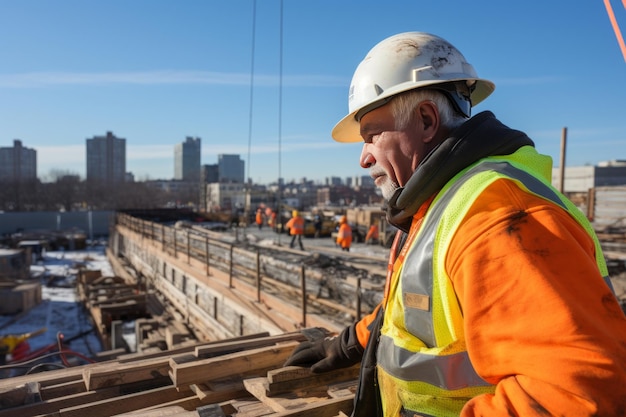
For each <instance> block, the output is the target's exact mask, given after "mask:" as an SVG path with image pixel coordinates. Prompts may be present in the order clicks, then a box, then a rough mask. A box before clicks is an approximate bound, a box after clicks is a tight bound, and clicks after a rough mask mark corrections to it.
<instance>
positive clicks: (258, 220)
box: [256, 210, 263, 224]
mask: <svg viewBox="0 0 626 417" xmlns="http://www.w3.org/2000/svg"><path fill="white" fill-rule="evenodd" d="M256 224H263V213H261V210H257V212H256Z"/></svg>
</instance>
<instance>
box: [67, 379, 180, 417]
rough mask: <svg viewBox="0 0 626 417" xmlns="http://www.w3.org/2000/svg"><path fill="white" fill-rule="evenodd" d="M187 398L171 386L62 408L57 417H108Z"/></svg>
mask: <svg viewBox="0 0 626 417" xmlns="http://www.w3.org/2000/svg"><path fill="white" fill-rule="evenodd" d="M188 396H189V392H188V391H183V392H181V391H178V390H177V389H176V388H174V387H172V386H167V387H162V388H155V389H152V390H147V391H141V392H137V393H134V394H128V395H121V396H116V397H114V398H110V399H106V400H101V401H90V402H88V403H84V404H81V405H77V406H74V407H67V408H62V409H60V410H59V417H85V416H89V417H110V416H113V415H116V414H121V413H127V412H130V411H136V410H139V409H142V408H146V407H149V406H154V405H158V404H165V403H167V402H170V401H174V400H177V399H183V398H187V397H188Z"/></svg>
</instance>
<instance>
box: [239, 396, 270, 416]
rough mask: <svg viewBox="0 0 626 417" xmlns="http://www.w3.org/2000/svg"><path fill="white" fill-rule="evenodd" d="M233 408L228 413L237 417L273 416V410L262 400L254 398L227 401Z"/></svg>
mask: <svg viewBox="0 0 626 417" xmlns="http://www.w3.org/2000/svg"><path fill="white" fill-rule="evenodd" d="M229 405H230V406H232V408H233V409H234V410H235V412H233V413H229V414H230V415H236V416H237V417H262V416H274V414H275V413H274V411H273V410H272V409H271V408H269V407H268V406H267V405H265V404H263V403H262V402H260V401H258V400H256V399H254V400H233V401H231V402H230V403H229Z"/></svg>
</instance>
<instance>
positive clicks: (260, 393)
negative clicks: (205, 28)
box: [0, 328, 359, 417]
mask: <svg viewBox="0 0 626 417" xmlns="http://www.w3.org/2000/svg"><path fill="white" fill-rule="evenodd" d="M326 334H327V332H326V331H325V330H324V329H319V328H314V329H304V330H301V331H298V332H292V333H285V334H282V335H276V336H270V335H268V334H266V333H262V334H256V335H248V336H241V337H238V338H233V339H228V340H222V341H214V342H210V343H207V342H203V343H199V344H197V345H195V346H185V347H181V348H179V349H175V350H170V351H163V352H158V353H151V354H144V355H137V354H133V355H126V356H122V357H118V358H117V359H116V360H111V361H106V362H99V363H94V364H88V365H83V366H77V367H73V368H67V369H61V370H54V371H48V372H42V373H36V374H31V375H24V376H19V377H15V378H10V379H5V380H0V417H8V416H21V417H35V416H37V417H44V416H45V417H84V416H89V417H111V416H118V417H148V416H150V417H152V416H172V417H183V416H185V417H192V416H201V417H252V416H272V417H278V416H313V417H315V416H319V417H321V416H328V417H336V416H343V415H349V414H350V412H351V410H352V401H353V399H354V391H355V389H356V379H357V378H358V371H359V369H358V366H356V367H352V368H347V369H343V370H337V371H334V372H330V373H326V374H319V375H316V374H311V373H310V371H309V369H308V368H301V367H293V366H291V367H283V364H284V362H285V360H286V359H287V358H288V357H289V355H290V354H291V352H292V351H293V349H294V348H295V347H296V346H297V345H298V344H299V343H300V342H302V341H304V340H307V339H311V338H313V337H320V336H324V335H326Z"/></svg>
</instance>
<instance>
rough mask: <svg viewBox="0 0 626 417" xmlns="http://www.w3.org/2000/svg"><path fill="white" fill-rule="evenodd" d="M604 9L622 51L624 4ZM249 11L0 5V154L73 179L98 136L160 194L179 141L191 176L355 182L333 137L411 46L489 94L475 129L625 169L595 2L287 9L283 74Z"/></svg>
mask: <svg viewBox="0 0 626 417" xmlns="http://www.w3.org/2000/svg"><path fill="white" fill-rule="evenodd" d="M607 1H608V0H607ZM610 4H611V6H612V9H613V11H614V13H615V17H616V20H617V22H618V24H619V27H620V29H621V31H622V35H624V36H626V33H624V32H626V10H625V6H624V3H622V2H620V1H619V0H610ZM253 5H254V3H253V1H252V0H228V1H214V0H179V1H174V0H169V1H163V0H132V1H129V0H109V1H95V0H58V1H51V0H50V1H45V0H38V1H35V0H20V1H13V0H0V57H1V58H0V62H1V64H0V146H12V144H13V140H14V139H20V140H22V142H23V145H24V146H27V147H29V148H34V149H36V150H37V158H38V175H39V177H40V178H41V177H43V178H45V177H46V176H49V174H50V172H51V170H63V171H69V172H71V173H76V174H79V175H81V177H84V175H85V169H86V167H85V139H87V138H91V137H93V136H96V135H104V134H106V132H107V131H112V132H113V133H114V134H115V135H116V136H118V137H122V138H125V139H126V147H127V148H126V157H127V164H126V165H127V170H128V171H130V172H133V173H134V174H135V177H136V178H137V179H138V180H143V179H158V178H159V179H170V178H172V177H173V174H174V146H175V144H177V143H180V142H183V141H184V140H185V137H186V136H194V137H200V138H202V163H203V164H213V163H216V162H217V155H218V154H240V155H241V157H242V159H244V160H245V161H246V176H249V177H251V178H252V179H253V180H254V181H255V182H260V183H269V182H272V181H275V180H276V179H277V178H278V177H279V175H280V176H282V177H283V178H285V179H286V180H287V181H289V180H292V179H295V180H298V179H300V178H302V177H306V178H309V179H316V180H322V179H323V178H325V177H328V176H340V177H348V176H354V175H366V174H367V172H366V171H364V170H363V169H361V168H360V167H359V164H358V159H359V153H360V145H359V144H339V143H335V142H334V141H333V140H332V139H331V136H330V131H331V129H332V127H333V126H334V124H335V123H336V122H337V121H338V120H339V119H340V118H341V117H343V116H344V115H345V113H346V111H347V91H348V86H349V83H350V79H351V77H352V73H353V71H354V69H355V68H356V66H357V65H358V63H359V62H360V61H361V59H362V58H363V57H364V56H365V54H366V53H367V51H368V50H369V49H370V48H371V47H372V46H374V45H375V44H376V43H378V42H379V41H380V40H382V39H384V38H386V37H388V36H391V35H393V34H395V33H398V32H404V31H414V30H417V31H425V32H431V33H434V34H437V35H439V36H442V37H444V38H446V39H447V40H448V41H450V42H451V43H452V44H454V45H455V46H456V47H457V48H459V49H460V50H461V52H462V53H463V54H464V55H465V57H466V58H467V60H468V61H469V62H470V63H471V64H472V65H473V66H474V67H475V68H476V70H477V72H478V75H479V76H480V77H482V78H487V79H489V80H491V81H493V82H495V84H496V91H495V92H494V94H493V95H492V96H491V97H490V98H488V99H487V100H486V101H485V102H483V103H481V104H480V105H478V106H477V107H476V108H475V109H474V113H477V112H479V111H482V110H491V111H493V112H494V113H495V114H496V116H497V117H498V118H499V119H500V120H501V121H502V122H503V123H505V124H507V125H509V126H510V127H513V128H516V129H520V130H523V131H525V132H526V133H527V134H528V135H529V136H530V137H531V138H532V139H533V140H534V141H535V143H536V145H537V148H538V149H539V151H540V152H542V153H545V154H548V155H550V156H552V157H553V159H554V161H555V165H558V163H559V158H560V157H559V152H560V143H561V132H562V129H563V127H567V129H568V146H567V153H566V164H567V165H568V166H577V165H585V164H596V163H598V162H600V161H605V160H612V159H626V62H625V57H624V56H623V55H622V51H621V50H620V45H619V43H618V41H617V37H616V34H615V32H614V30H613V28H612V26H611V22H610V20H609V17H608V15H607V11H606V8H605V4H604V2H603V1H602V0H590V1H585V2H572V1H565V0H552V1H543V0H541V1H539V0H527V1H524V2H509V1H502V0H490V1H487V0H475V1H461V0H459V1H452V0H449V1H446V0H441V1H431V2H426V1H415V0H413V1H405V0H401V1H398V0H396V1H393V0H392V1H388V2H382V1H374V0H315V1H302V0H283V3H282V22H283V24H282V34H283V37H282V66H281V64H280V56H281V41H280V39H281V36H280V33H281V24H280V22H281V2H280V0H257V2H256V19H253ZM253 22H255V24H254V25H253ZM253 26H254V28H255V30H254V34H255V41H254V72H253V74H252V70H251V69H252V67H253V65H252V56H253V54H252V50H253V41H252V39H253ZM281 73H282V78H281V77H280V76H281ZM252 75H253V77H252V80H253V81H252V83H251V76H252ZM279 80H282V82H280V81H279ZM251 98H252V100H251ZM251 102H252V105H251Z"/></svg>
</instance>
